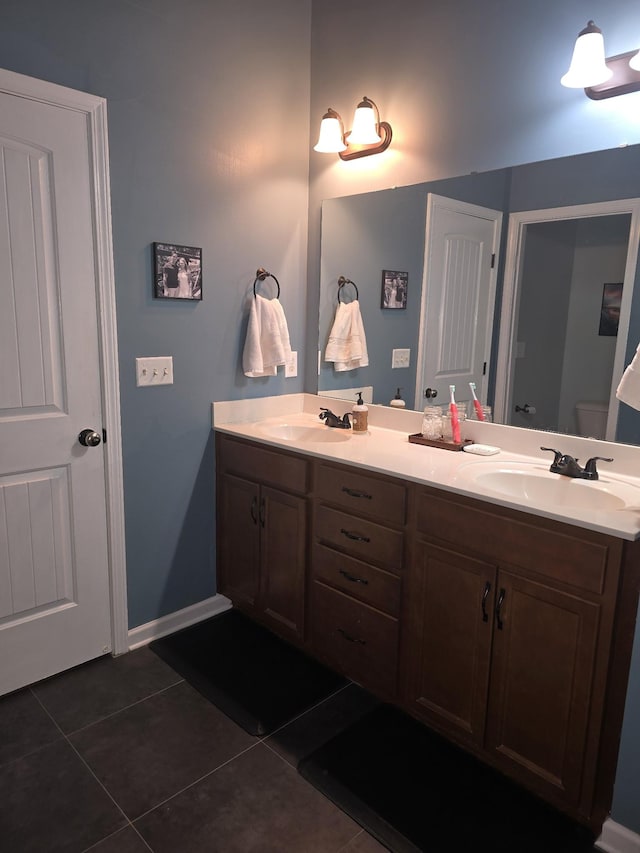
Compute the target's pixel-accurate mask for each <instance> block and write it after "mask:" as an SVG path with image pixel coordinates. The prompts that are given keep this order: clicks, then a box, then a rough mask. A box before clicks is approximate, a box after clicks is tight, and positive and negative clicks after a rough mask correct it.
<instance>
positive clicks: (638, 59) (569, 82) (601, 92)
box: [560, 21, 640, 101]
mask: <svg viewBox="0 0 640 853" xmlns="http://www.w3.org/2000/svg"><path fill="white" fill-rule="evenodd" d="M560 82H561V83H562V85H563V86H568V87H569V88H572V89H584V91H585V94H586V95H587V96H588V97H589V98H591V99H592V100H594V101H600V100H602V99H603V98H613V97H615V96H616V95H626V94H628V93H629V92H640V51H638V50H631V51H629V52H628V53H620V54H618V55H617V56H611V57H609V58H607V57H605V52H604V38H603V36H602V30H601V29H600V28H599V27H596V25H595V24H594V23H593V21H589V22H588V24H587V26H586V27H585V28H584V29H583V30H581V31H580V32H579V33H578V38H577V39H576V43H575V47H574V49H573V56H572V58H571V65H570V66H569V70H568V71H567V73H566V74H565V75H564V77H562V79H561V81H560Z"/></svg>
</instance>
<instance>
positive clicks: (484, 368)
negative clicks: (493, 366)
mask: <svg viewBox="0 0 640 853" xmlns="http://www.w3.org/2000/svg"><path fill="white" fill-rule="evenodd" d="M482 375H483V376H486V375H487V362H486V361H485V363H484V364H483V365H482Z"/></svg>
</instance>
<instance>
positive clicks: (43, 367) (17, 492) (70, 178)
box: [0, 92, 112, 694]
mask: <svg viewBox="0 0 640 853" xmlns="http://www.w3.org/2000/svg"><path fill="white" fill-rule="evenodd" d="M92 156H93V153H92V151H91V148H90V134H89V133H88V124H87V116H86V114H85V113H83V112H81V111H74V110H71V109H61V108H58V107H56V106H53V105H52V104H50V103H43V102H38V101H37V100H33V99H28V98H22V97H17V96H15V95H13V94H6V93H5V92H2V93H0V258H2V269H1V270H0V296H1V309H0V694H1V693H6V692H8V691H11V690H15V689H16V688H18V687H21V686H23V685H25V684H28V683H31V682H33V681H36V680H38V679H41V678H43V677H46V676H48V675H51V674H53V673H55V672H59V671H61V670H63V669H66V668H68V667H71V666H74V665H76V664H78V663H81V662H83V661H86V660H89V659H91V658H93V657H96V656H98V655H101V654H103V653H105V652H108V651H109V650H110V649H111V646H112V642H111V639H112V635H111V609H110V585H109V562H108V538H107V517H106V516H107V511H106V497H105V464H104V445H103V444H102V443H101V444H99V445H98V446H96V447H83V446H82V445H81V444H80V443H79V441H78V435H79V433H80V432H81V430H83V429H85V428H91V429H95V430H96V431H97V432H98V434H99V435H100V436H101V435H102V429H103V425H104V420H103V413H102V405H101V375H100V361H99V358H100V356H99V352H98V342H99V340H100V333H99V329H98V315H97V304H96V275H97V273H96V270H97V269H98V267H99V262H98V260H97V258H96V252H95V243H94V238H95V235H94V229H95V227H96V223H95V217H94V210H93V207H92V193H93V191H94V188H93V186H92V178H93V173H92V167H91V162H92Z"/></svg>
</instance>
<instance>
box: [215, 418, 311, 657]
mask: <svg viewBox="0 0 640 853" xmlns="http://www.w3.org/2000/svg"><path fill="white" fill-rule="evenodd" d="M216 455H217V462H218V485H217V502H218V510H217V523H218V531H219V535H218V588H219V591H220V592H221V593H223V594H224V595H226V596H227V597H228V598H230V599H231V601H232V602H233V603H234V605H236V606H237V607H239V608H240V609H242V610H243V611H245V612H246V613H247V614H248V615H250V616H253V617H254V618H256V619H258V620H259V621H260V622H263V623H264V624H265V625H267V626H268V627H271V628H273V629H274V630H275V631H276V632H277V633H278V634H280V635H281V636H283V637H284V638H286V639H289V640H293V641H294V642H296V643H298V644H300V643H302V642H303V639H304V617H305V574H306V548H307V498H306V494H307V491H308V481H309V462H308V461H307V460H306V459H304V458H302V457H298V456H295V455H293V454H285V453H282V452H279V451H273V450H270V449H267V448H264V447H260V446H258V445H253V444H250V443H248V442H244V441H241V440H236V439H233V438H229V437H228V436H225V435H222V434H218V435H217V439H216Z"/></svg>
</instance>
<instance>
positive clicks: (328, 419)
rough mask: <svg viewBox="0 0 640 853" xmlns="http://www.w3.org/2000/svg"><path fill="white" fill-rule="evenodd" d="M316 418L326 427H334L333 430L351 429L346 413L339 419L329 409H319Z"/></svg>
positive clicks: (347, 413)
mask: <svg viewBox="0 0 640 853" xmlns="http://www.w3.org/2000/svg"><path fill="white" fill-rule="evenodd" d="M318 417H319V418H320V420H321V421H324V422H325V424H326V425H327V426H328V427H334V429H351V421H350V420H349V412H346V414H344V415H343V416H342V418H339V417H338V415H334V414H333V412H332V411H331V409H323V408H321V409H320V414H319V415H318Z"/></svg>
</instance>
